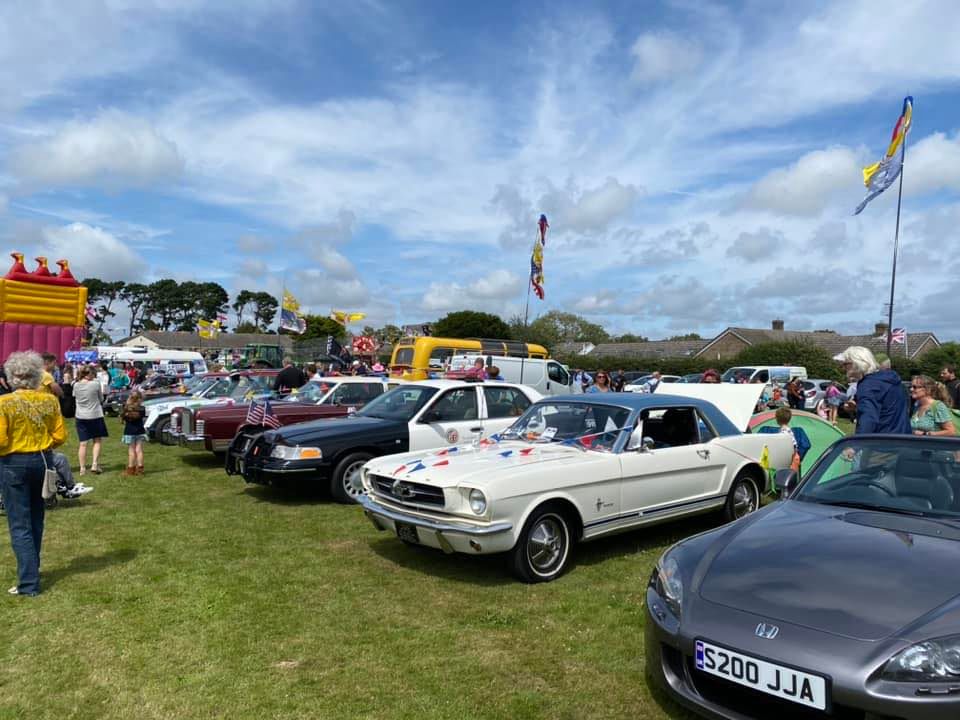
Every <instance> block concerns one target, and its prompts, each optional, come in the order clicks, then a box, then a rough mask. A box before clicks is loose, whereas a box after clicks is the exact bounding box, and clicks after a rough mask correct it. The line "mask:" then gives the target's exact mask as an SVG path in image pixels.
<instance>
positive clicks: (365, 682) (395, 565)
mask: <svg viewBox="0 0 960 720" xmlns="http://www.w3.org/2000/svg"><path fill="white" fill-rule="evenodd" d="M71 425H72V423H71ZM109 427H110V431H111V432H112V433H114V437H111V438H110V439H109V442H108V443H107V446H106V448H107V450H106V452H105V455H104V462H103V465H104V468H105V469H106V472H104V474H103V475H101V476H99V477H96V476H87V477H85V478H84V481H87V482H88V484H92V485H95V486H96V491H95V492H93V493H92V494H90V495H87V496H86V497H84V498H82V499H81V500H79V501H72V502H61V503H60V505H59V507H57V508H56V509H54V510H52V511H50V512H48V514H47V523H46V537H45V542H44V546H43V554H42V560H43V565H42V572H43V576H42V582H43V588H44V592H43V594H42V595H40V596H39V597H37V598H33V599H31V598H17V597H10V596H7V595H6V594H5V593H3V594H2V597H3V600H2V602H3V603H4V605H5V607H4V609H3V621H2V622H0V718H3V719H4V720H5V719H6V718H20V717H23V718H27V717H30V718H58V720H59V719H62V718H98V719H99V718H138V719H142V718H158V719H159V718H164V719H166V718H173V717H176V718H418V719H419V718H454V717H463V718H571V719H572V718H651V719H659V718H687V717H689V716H688V715H686V714H685V713H684V712H683V711H681V710H679V709H678V708H676V707H675V706H673V705H671V704H669V703H667V702H665V701H663V700H662V699H654V698H652V697H651V694H650V692H649V690H648V689H647V686H646V683H645V680H644V677H643V669H644V659H643V648H642V631H643V622H644V619H643V606H642V603H643V594H644V587H645V584H646V581H647V579H648V577H649V574H650V571H651V569H652V567H653V565H654V563H655V561H656V559H657V557H658V555H659V554H660V552H661V551H662V550H663V549H664V548H666V547H667V546H668V545H669V544H671V543H672V542H674V541H676V540H678V539H680V538H682V537H685V536H687V535H690V534H692V533H694V532H697V531H700V530H703V529H706V528H708V527H711V525H712V524H713V522H715V521H714V520H712V519H698V520H695V521H687V522H681V523H674V524H670V525H665V526H661V527H659V528H656V529H653V530H648V531H641V532H635V533H630V534H627V535H621V536H618V537H615V538H612V539H609V540H604V541H600V542H595V543H591V544H588V545H584V546H582V547H580V548H578V551H577V555H576V563H575V565H574V566H573V567H572V569H571V571H570V572H569V573H567V574H566V575H565V576H564V577H562V578H560V579H559V580H557V581H556V582H553V583H549V584H546V585H535V586H530V585H523V584H521V583H519V582H516V581H514V580H513V579H512V578H511V577H510V576H509V575H508V574H507V573H506V571H505V568H504V563H503V561H502V560H501V559H500V558H497V557H484V558H475V557H474V558H468V557H460V556H444V555H443V554H441V553H438V552H433V551H430V550H426V549H420V548H409V547H406V546H405V545H403V544H401V543H400V542H399V541H398V540H397V539H396V538H393V537H389V536H387V535H386V534H385V533H378V532H377V531H376V530H374V528H373V526H372V525H371V524H370V523H369V522H368V521H367V520H366V519H365V518H364V517H363V515H362V513H361V511H360V509H359V507H356V506H351V507H346V506H343V505H337V504H334V503H332V502H330V501H329V500H327V499H326V498H325V497H324V496H323V495H320V494H310V493H301V494H291V493H289V492H280V491H274V490H272V489H270V488H261V487H252V486H251V487H246V486H245V485H244V483H243V482H242V481H240V480H237V479H236V478H230V477H227V475H225V474H224V472H223V470H222V468H221V466H220V464H219V463H218V462H217V461H216V460H215V459H214V457H213V456H212V455H210V454H208V453H193V452H189V451H186V450H181V449H180V448H169V447H161V446H158V445H150V446H148V447H147V453H146V467H147V474H146V476H144V477H138V478H123V477H121V476H120V470H121V469H122V467H123V465H124V464H125V461H126V454H125V448H123V446H122V445H121V444H120V440H119V434H120V433H119V426H118V424H117V421H115V420H114V421H112V422H111V424H110V426H109ZM70 432H71V437H73V429H72V427H71V428H70ZM64 451H65V452H66V453H68V455H69V456H70V457H71V458H72V460H73V461H74V462H75V453H76V443H75V441H73V440H71V442H70V443H68V445H67V446H66V448H65V449H64ZM3 524H4V529H3V533H2V540H0V573H4V574H5V576H6V581H7V582H6V584H5V585H3V586H2V587H3V588H4V589H5V588H6V587H8V586H9V585H11V584H13V583H14V580H15V564H14V559H13V554H12V552H11V551H10V546H9V536H8V535H7V532H6V528H5V522H4V523H3Z"/></svg>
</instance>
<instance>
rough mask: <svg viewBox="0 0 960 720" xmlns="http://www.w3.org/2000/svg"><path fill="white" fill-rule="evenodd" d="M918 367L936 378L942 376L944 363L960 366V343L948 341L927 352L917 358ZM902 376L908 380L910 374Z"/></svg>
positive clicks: (925, 373)
mask: <svg viewBox="0 0 960 720" xmlns="http://www.w3.org/2000/svg"><path fill="white" fill-rule="evenodd" d="M915 363H916V366H917V367H916V369H917V370H919V371H920V372H921V373H923V374H924V375H929V376H930V377H932V378H934V379H936V378H938V377H939V376H940V371H941V370H943V367H944V365H953V366H954V367H957V368H960V343H955V342H947V343H943V345H941V346H940V347H938V348H934V349H933V350H930V351H928V352H925V353H924V354H923V355H921V356H920V357H919V358H917V359H916V361H915ZM901 376H902V377H903V378H904V380H906V379H907V378H908V377H909V375H907V376H903V373H901Z"/></svg>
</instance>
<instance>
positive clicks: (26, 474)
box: [0, 352, 67, 595]
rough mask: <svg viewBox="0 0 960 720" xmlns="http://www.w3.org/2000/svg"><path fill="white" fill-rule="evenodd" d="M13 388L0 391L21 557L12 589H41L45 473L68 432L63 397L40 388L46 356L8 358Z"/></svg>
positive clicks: (1, 464) (1, 467)
mask: <svg viewBox="0 0 960 720" xmlns="http://www.w3.org/2000/svg"><path fill="white" fill-rule="evenodd" d="M3 368H4V370H5V371H6V374H7V382H8V383H9V384H10V387H11V389H13V392H12V393H10V394H9V395H3V396H0V494H2V496H3V503H4V505H5V506H6V511H7V525H8V526H9V527H10V545H11V546H12V547H13V554H14V555H15V556H16V558H17V584H16V585H14V586H13V587H12V588H10V590H8V592H9V593H10V594H11V595H36V594H38V593H39V592H40V543H41V541H42V539H43V512H44V503H43V495H42V491H43V473H44V470H45V468H46V467H47V466H49V467H51V468H52V467H53V457H52V453H50V452H49V450H50V449H51V448H55V447H57V446H58V445H62V444H63V442H64V440H66V439H67V432H66V429H65V428H64V426H63V417H62V416H61V415H60V403H59V401H58V400H57V398H56V397H54V396H53V395H51V394H50V393H48V392H46V391H44V390H39V389H38V388H39V387H40V382H41V380H42V378H43V360H42V359H41V358H40V356H39V355H37V353H33V352H18V353H13V354H12V355H10V357H9V358H7V362H6V363H4V366H3Z"/></svg>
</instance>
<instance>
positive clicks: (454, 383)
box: [409, 380, 541, 398]
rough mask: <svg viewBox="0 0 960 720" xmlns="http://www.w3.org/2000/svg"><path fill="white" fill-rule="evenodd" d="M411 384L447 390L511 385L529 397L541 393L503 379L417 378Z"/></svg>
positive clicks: (536, 396)
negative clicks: (470, 380) (472, 380)
mask: <svg viewBox="0 0 960 720" xmlns="http://www.w3.org/2000/svg"><path fill="white" fill-rule="evenodd" d="M409 384H410V385H426V386H427V387H432V388H437V389H438V390H447V389H448V388H461V387H465V386H470V387H473V386H476V385H480V386H483V387H510V388H516V389H517V390H521V391H523V393H524V394H526V395H527V396H528V397H533V398H539V397H541V395H540V393H538V392H537V391H536V390H534V389H533V388H531V387H530V386H529V385H520V384H519V383H510V382H503V381H502V380H484V381H482V382H480V381H476V382H469V381H466V380H417V381H415V382H412V383H409Z"/></svg>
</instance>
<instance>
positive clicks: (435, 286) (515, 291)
mask: <svg viewBox="0 0 960 720" xmlns="http://www.w3.org/2000/svg"><path fill="white" fill-rule="evenodd" d="M522 290H523V280H522V279H521V278H520V277H519V276H517V275H516V274H514V273H512V272H509V271H507V270H503V269H498V270H493V271H492V272H490V273H489V274H487V275H485V276H483V277H480V278H478V279H477V280H475V281H473V282H471V283H467V284H461V283H458V282H450V283H436V282H434V283H430V287H429V288H428V289H427V291H426V292H425V293H424V295H423V298H422V299H421V303H420V304H421V307H423V308H424V309H425V310H432V311H436V312H441V311H451V310H463V309H464V308H470V309H473V308H478V309H482V310H489V311H492V312H503V310H504V307H505V305H506V303H508V302H509V301H510V300H512V299H514V298H516V297H517V296H518V295H519V294H520V292H521V291H522Z"/></svg>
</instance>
